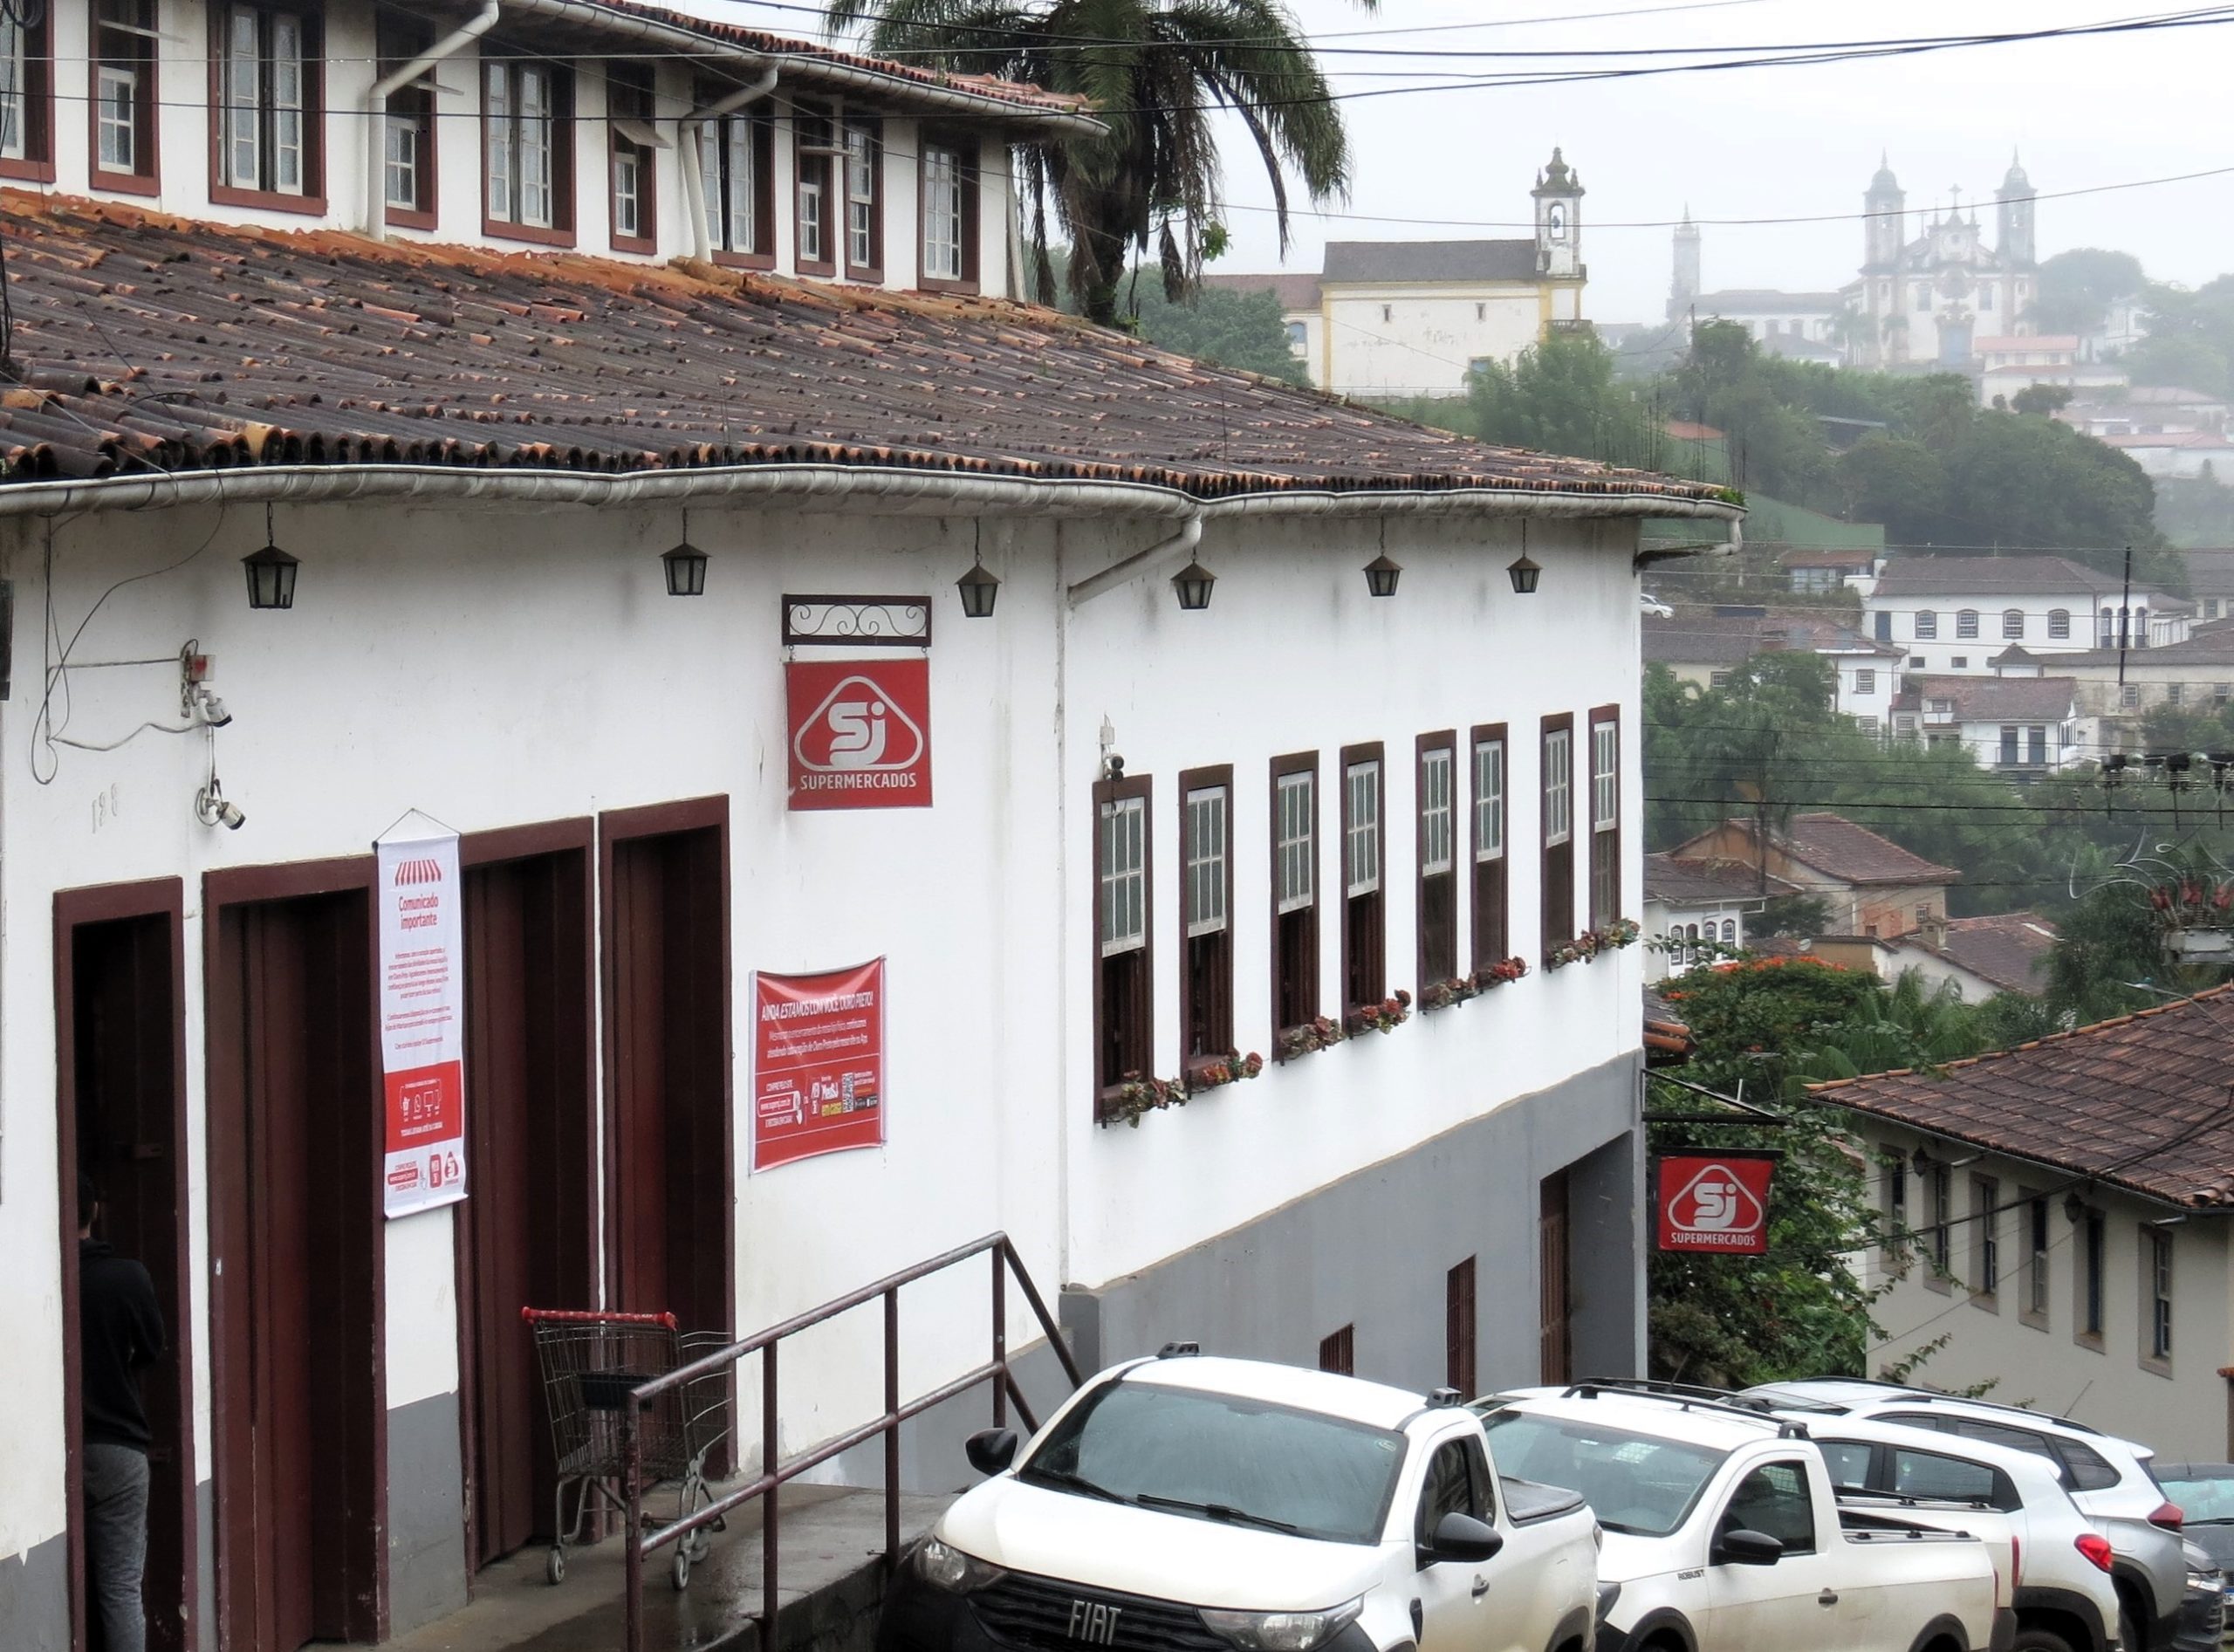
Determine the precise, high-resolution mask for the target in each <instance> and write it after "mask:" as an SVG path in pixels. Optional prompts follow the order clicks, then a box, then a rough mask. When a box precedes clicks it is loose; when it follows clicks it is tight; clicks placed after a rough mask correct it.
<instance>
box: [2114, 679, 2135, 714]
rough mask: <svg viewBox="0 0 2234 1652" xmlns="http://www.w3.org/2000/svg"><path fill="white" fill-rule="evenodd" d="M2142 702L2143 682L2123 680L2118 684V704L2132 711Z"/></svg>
mask: <svg viewBox="0 0 2234 1652" xmlns="http://www.w3.org/2000/svg"><path fill="white" fill-rule="evenodd" d="M2140 703H2141V684H2139V683H2138V682H2123V683H2120V684H2119V685H2118V704H2119V705H2120V706H2121V708H2123V709H2126V710H2128V711H2130V710H2132V709H2134V708H2135V706H2137V705H2139V704H2140Z"/></svg>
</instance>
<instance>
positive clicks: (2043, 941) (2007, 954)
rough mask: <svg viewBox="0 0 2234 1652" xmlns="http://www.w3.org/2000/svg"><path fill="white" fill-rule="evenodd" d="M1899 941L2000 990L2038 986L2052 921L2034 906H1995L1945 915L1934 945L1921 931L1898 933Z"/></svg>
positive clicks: (2050, 945)
mask: <svg viewBox="0 0 2234 1652" xmlns="http://www.w3.org/2000/svg"><path fill="white" fill-rule="evenodd" d="M1900 944H1901V945H1902V946H1917V947H1922V948H1923V949H1925V950H1926V951H1928V952H1935V953H1936V954H1938V955H1939V956H1941V957H1943V958H1945V959H1946V960H1947V961H1948V962H1949V963H1952V964H1954V965H1956V967H1957V968H1958V969H1963V970H1969V971H1970V973H1971V974H1972V975H1975V976H1977V977H1978V978H1979V979H1980V980H1982V981H1985V982H1989V983H1991V984H1993V985H1995V986H1998V987H1999V988H2001V989H2002V991H2004V992H2038V991H2040V989H2041V987H2042V985H2043V984H2045V982H2044V977H2045V976H2046V973H2047V967H2048V957H2049V955H2050V954H2051V953H2052V952H2053V951H2054V950H2055V945H2056V927H2055V925H2054V924H2052V923H2051V922H2048V921H2047V920H2046V918H2044V917H2042V916H2040V915H2039V913H2037V912H1998V913H1994V914H1992V915H1989V916H1985V917H1977V918H1950V919H1948V921H1947V938H1946V940H1945V941H1944V942H1943V943H1942V944H1941V945H1938V946H1933V945H1931V943H1929V942H1928V941H1926V940H1925V939H1924V938H1923V936H1922V933H1921V932H1920V931H1919V932H1915V933H1911V934H1908V935H1904V936H1902V937H1901V940H1900Z"/></svg>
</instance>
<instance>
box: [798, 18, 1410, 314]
mask: <svg viewBox="0 0 2234 1652" xmlns="http://www.w3.org/2000/svg"><path fill="white" fill-rule="evenodd" d="M1358 3H1359V4H1360V6H1362V7H1364V8H1365V9H1367V10H1372V9H1373V6H1374V0H1358ZM824 16H825V18H826V22H827V24H828V26H829V28H830V30H831V31H832V32H833V33H843V32H846V31H853V30H859V29H866V31H867V44H868V45H869V48H870V49H871V50H872V51H878V52H881V53H884V54H886V55H888V56H895V57H899V58H904V59H906V60H907V61H908V62H911V63H916V64H920V65H922V66H924V67H926V68H929V69H933V70H937V71H941V72H948V73H955V74H997V75H1003V76H1005V77H1007V78H1009V79H1014V80H1022V81H1028V82H1031V83H1032V84H1035V85H1038V86H1042V87H1045V89H1046V90H1048V91H1051V92H1061V93H1077V94H1080V95H1083V96H1084V97H1086V98H1087V99H1090V100H1091V101H1092V103H1093V106H1094V107H1095V108H1096V109H1097V110H1098V111H1100V114H1101V118H1102V119H1103V120H1105V121H1107V123H1108V127H1109V134H1108V135H1107V137H1105V138H1077V139H1071V140H1066V141H1059V142H1052V143H1045V144H1031V145H1027V146H1025V147H1023V148H1022V150H1021V152H1020V153H1021V159H1022V173H1023V181H1024V195H1025V200H1026V202H1027V204H1028V209H1029V218H1030V229H1031V239H1032V253H1033V257H1032V264H1033V269H1032V282H1031V284H1032V286H1033V288H1034V290H1035V291H1036V292H1037V295H1038V298H1039V301H1040V302H1041V303H1043V304H1052V303H1053V302H1054V298H1055V276H1054V266H1053V264H1052V260H1051V259H1050V257H1049V256H1048V236H1047V227H1048V226H1047V220H1048V217H1049V216H1050V214H1051V213H1052V216H1053V217H1054V219H1055V221H1056V223H1057V225H1058V226H1059V228H1060V229H1061V230H1064V231H1066V232H1067V234H1068V236H1069V237H1070V243H1071V261H1070V270H1069V280H1070V284H1071V290H1072V292H1073V293H1074V294H1075V295H1076V297H1077V298H1078V300H1079V306H1080V308H1081V310H1082V311H1083V312H1084V313H1085V314H1086V316H1087V317H1088V318H1089V319H1093V320H1094V321H1096V322H1099V323H1100V324H1101V325H1103V326H1110V325H1113V324H1114V322H1115V320H1116V318H1117V309H1118V287H1119V284H1120V281H1121V280H1122V278H1123V277H1124V273H1125V270H1126V267H1127V264H1129V263H1130V262H1131V261H1132V259H1133V258H1134V257H1135V256H1149V255H1151V254H1152V255H1153V257H1155V261H1156V262H1157V263H1158V264H1160V265H1161V268H1162V276H1163V281H1164V290H1165V293H1166V295H1167V296H1168V297H1169V298H1181V297H1182V296H1184V294H1185V293H1186V291H1187V290H1188V288H1189V286H1190V285H1192V284H1194V281H1195V278H1196V276H1197V275H1198V274H1199V273H1200V271H1201V268H1202V263H1203V256H1204V251H1205V246H1206V243H1209V242H1210V241H1213V240H1214V239H1215V238H1216V212H1215V209H1216V203H1217V200H1218V195H1219V193H1220V168H1219V159H1218V147H1217V141H1216V127H1215V124H1214V121H1213V115H1214V113H1216V111H1219V110H1230V111H1231V112H1232V113H1235V114H1236V115H1237V116H1238V117H1239V119H1240V121H1241V124H1242V126H1243V127H1244V129H1245V130H1246V131H1247V132H1248V134H1249V136H1250V138H1251V141H1252V143H1253V145H1254V147H1255V148H1256V150H1257V155H1258V158H1259V159H1260V160H1261V161H1262V162H1263V165H1264V171H1265V175H1266V176H1267V177H1268V178H1269V179H1270V180H1271V187H1272V201H1273V205H1274V207H1275V209H1277V211H1278V223H1279V235H1280V250H1281V252H1282V253H1283V254H1285V252H1286V250H1287V244H1288V227H1289V226H1288V179H1289V175H1291V174H1293V175H1295V176H1296V177H1297V178H1299V179H1300V180H1301V182H1302V183H1303V186H1304V189H1305V193H1306V194H1307V195H1308V196H1309V197H1310V199H1311V201H1312V203H1313V204H1314V205H1324V204H1325V203H1326V202H1330V201H1333V200H1336V199H1339V198H1341V197H1343V196H1344V195H1347V190H1348V186H1349V177H1350V150H1349V140H1348V137H1347V134H1345V132H1344V130H1343V126H1342V117H1341V113H1340V105H1338V104H1337V103H1335V102H1334V101H1333V99H1332V98H1331V97H1330V95H1329V93H1328V88H1327V85H1326V77H1325V75H1324V74H1322V73H1321V72H1320V71H1319V65H1318V61H1317V59H1316V58H1313V56H1312V52H1311V49H1310V46H1309V44H1308V42H1307V39H1306V38H1305V36H1304V34H1303V33H1302V31H1301V30H1300V29H1299V27H1298V26H1297V24H1296V21H1295V19H1294V17H1292V15H1290V13H1289V12H1288V10H1286V8H1285V6H1283V5H1282V4H1280V3H1279V0H1038V3H1031V0H1026V3H1018V0H828V3H827V5H826V9H825V12H824Z"/></svg>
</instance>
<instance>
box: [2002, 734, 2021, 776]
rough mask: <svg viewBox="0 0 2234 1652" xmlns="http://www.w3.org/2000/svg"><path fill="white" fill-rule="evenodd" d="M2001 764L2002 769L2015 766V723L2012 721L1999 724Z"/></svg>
mask: <svg viewBox="0 0 2234 1652" xmlns="http://www.w3.org/2000/svg"><path fill="white" fill-rule="evenodd" d="M2001 766H2002V767H2003V768H2004V769H2013V768H2015V767H2016V766H2017V725H2016V724H2015V723H2003V724H2002V725H2001Z"/></svg>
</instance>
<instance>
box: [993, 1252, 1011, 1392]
mask: <svg viewBox="0 0 2234 1652" xmlns="http://www.w3.org/2000/svg"><path fill="white" fill-rule="evenodd" d="M992 1257H993V1363H994V1364H995V1365H996V1366H997V1367H999V1368H1000V1373H1001V1374H1000V1375H998V1376H997V1377H995V1378H994V1379H993V1426H994V1427H995V1428H997V1429H1004V1428H1006V1427H1008V1425H1009V1282H1008V1269H1007V1266H1006V1260H1007V1258H1004V1256H1003V1255H1002V1253H1001V1247H1000V1246H999V1245H995V1246H993V1248H992Z"/></svg>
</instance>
